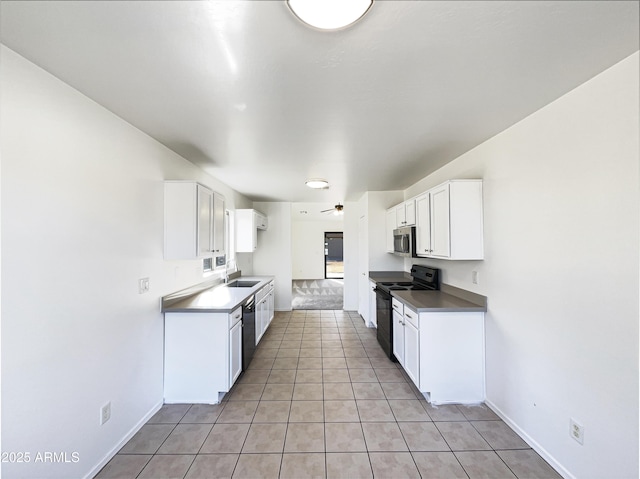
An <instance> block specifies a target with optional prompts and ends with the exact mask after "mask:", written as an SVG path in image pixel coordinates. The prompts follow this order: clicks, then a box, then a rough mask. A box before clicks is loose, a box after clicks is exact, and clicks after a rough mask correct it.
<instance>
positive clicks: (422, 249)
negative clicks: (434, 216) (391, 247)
mask: <svg viewBox="0 0 640 479" xmlns="http://www.w3.org/2000/svg"><path fill="white" fill-rule="evenodd" d="M429 205H430V202H429V193H424V194H422V195H420V196H418V197H417V198H416V248H415V251H416V254H417V255H418V256H429V254H430V252H431V212H430V211H429V208H430V206H429Z"/></svg>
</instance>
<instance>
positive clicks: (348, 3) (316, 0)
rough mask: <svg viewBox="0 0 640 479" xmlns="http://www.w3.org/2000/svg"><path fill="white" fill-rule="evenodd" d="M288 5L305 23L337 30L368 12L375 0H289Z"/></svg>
mask: <svg viewBox="0 0 640 479" xmlns="http://www.w3.org/2000/svg"><path fill="white" fill-rule="evenodd" d="M287 5H289V8H290V9H291V11H292V12H293V13H294V14H295V16H296V17H298V18H299V19H300V20H302V21H303V22H304V23H306V24H308V25H311V26H312V27H316V28H320V29H321V30H337V29H338V28H344V27H346V26H348V25H351V24H352V23H354V22H356V21H357V20H358V19H359V18H361V17H362V16H363V15H364V14H365V13H367V11H368V10H369V8H371V5H373V0H287Z"/></svg>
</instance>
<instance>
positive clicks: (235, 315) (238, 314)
mask: <svg viewBox="0 0 640 479" xmlns="http://www.w3.org/2000/svg"><path fill="white" fill-rule="evenodd" d="M241 319H242V306H240V307H238V308H236V309H235V310H234V311H232V312H231V313H230V314H229V329H231V328H233V326H234V325H235V324H236V323H237V322H238V321H240V320H241Z"/></svg>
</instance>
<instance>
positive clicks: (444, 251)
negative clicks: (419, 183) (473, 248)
mask: <svg viewBox="0 0 640 479" xmlns="http://www.w3.org/2000/svg"><path fill="white" fill-rule="evenodd" d="M429 196H430V198H429V200H430V202H431V207H430V211H431V255H432V256H442V257H444V258H448V257H449V253H450V242H449V185H448V184H445V185H442V186H440V187H438V188H435V189H433V190H431V191H430V192H429Z"/></svg>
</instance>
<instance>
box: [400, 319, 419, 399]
mask: <svg viewBox="0 0 640 479" xmlns="http://www.w3.org/2000/svg"><path fill="white" fill-rule="evenodd" d="M403 366H404V370H405V371H406V372H407V375H408V376H409V377H410V378H411V380H412V381H413V383H414V384H415V385H416V387H418V388H420V383H419V381H420V379H419V378H420V335H419V334H418V330H417V329H416V328H415V327H414V326H413V325H412V324H411V323H410V322H408V321H405V322H404V364H403Z"/></svg>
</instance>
